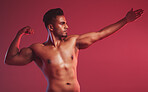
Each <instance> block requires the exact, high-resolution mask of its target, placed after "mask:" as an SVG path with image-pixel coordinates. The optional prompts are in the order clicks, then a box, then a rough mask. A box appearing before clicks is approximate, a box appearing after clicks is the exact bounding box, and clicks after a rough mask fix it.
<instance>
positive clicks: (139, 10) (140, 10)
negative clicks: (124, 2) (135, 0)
mask: <svg viewBox="0 0 148 92" xmlns="http://www.w3.org/2000/svg"><path fill="white" fill-rule="evenodd" d="M143 11H144V10H142V9H138V10H135V11H134V12H143Z"/></svg>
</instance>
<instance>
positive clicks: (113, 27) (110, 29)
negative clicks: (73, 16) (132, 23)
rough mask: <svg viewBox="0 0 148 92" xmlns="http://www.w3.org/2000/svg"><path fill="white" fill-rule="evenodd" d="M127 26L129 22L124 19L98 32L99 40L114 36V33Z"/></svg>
mask: <svg viewBox="0 0 148 92" xmlns="http://www.w3.org/2000/svg"><path fill="white" fill-rule="evenodd" d="M125 24H127V20H126V18H123V19H121V20H119V21H118V22H116V23H114V24H111V25H109V26H107V27H105V28H103V29H101V30H100V31H98V35H99V39H103V38H105V37H107V36H109V35H111V34H113V33H114V32H116V31H118V30H119V29H120V28H122V27H123V26H124V25H125Z"/></svg>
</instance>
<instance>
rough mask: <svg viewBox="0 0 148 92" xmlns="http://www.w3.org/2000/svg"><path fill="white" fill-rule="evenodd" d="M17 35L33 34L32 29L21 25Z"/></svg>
mask: <svg viewBox="0 0 148 92" xmlns="http://www.w3.org/2000/svg"><path fill="white" fill-rule="evenodd" d="M18 34H19V35H24V34H25V35H29V34H34V30H33V29H32V28H31V27H30V26H26V27H23V28H22V29H21V30H19V32H18Z"/></svg>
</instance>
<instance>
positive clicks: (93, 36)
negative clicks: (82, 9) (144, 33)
mask: <svg viewBox="0 0 148 92" xmlns="http://www.w3.org/2000/svg"><path fill="white" fill-rule="evenodd" d="M142 13H143V10H142V9H139V10H136V11H133V9H132V10H131V11H129V12H128V13H127V15H126V17H124V18H123V19H121V20H119V21H118V22H116V23H114V24H111V25H109V26H107V27H104V28H103V29H101V30H100V31H98V32H90V33H86V34H83V35H79V36H78V37H77V41H76V46H77V47H78V48H79V49H85V48H87V47H89V46H90V45H91V44H92V43H94V42H96V41H98V40H101V39H103V38H105V37H107V36H109V35H111V34H113V33H114V32H116V31H118V30H119V29H120V28H122V27H123V26H124V25H125V24H127V23H129V22H132V21H134V20H136V19H137V18H139V17H140V16H141V14H142Z"/></svg>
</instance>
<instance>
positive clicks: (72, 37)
mask: <svg viewBox="0 0 148 92" xmlns="http://www.w3.org/2000/svg"><path fill="white" fill-rule="evenodd" d="M78 37H79V35H69V36H67V37H66V38H65V40H68V39H77V38H78Z"/></svg>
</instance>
